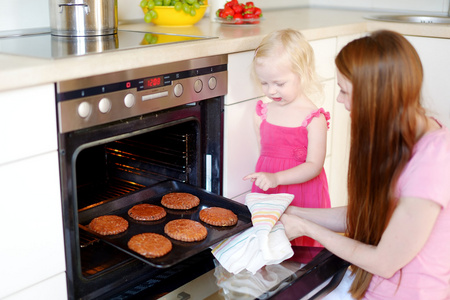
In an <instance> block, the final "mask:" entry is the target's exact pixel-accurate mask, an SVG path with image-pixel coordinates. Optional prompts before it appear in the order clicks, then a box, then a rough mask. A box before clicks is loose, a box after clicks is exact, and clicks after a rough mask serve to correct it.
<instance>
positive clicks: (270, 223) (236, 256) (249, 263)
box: [212, 193, 294, 274]
mask: <svg viewBox="0 0 450 300" xmlns="http://www.w3.org/2000/svg"><path fill="white" fill-rule="evenodd" d="M293 199H294V195H291V194H284V193H283V194H271V195H267V194H261V193H250V194H248V195H247V196H246V198H245V204H246V205H247V207H248V208H249V210H250V212H251V214H252V223H253V227H251V228H249V229H247V230H246V231H244V232H241V233H238V234H236V235H234V236H232V237H229V238H227V239H225V240H223V241H222V242H220V243H218V244H216V245H214V246H213V250H212V253H213V255H214V257H215V258H216V259H217V260H218V261H219V263H220V264H221V265H222V266H223V267H224V268H225V269H226V270H227V271H228V272H230V273H235V274H236V273H239V272H240V271H242V270H244V269H247V270H249V271H250V272H252V273H253V274H255V273H256V271H258V270H259V269H260V268H262V267H263V266H265V265H272V264H278V263H280V262H282V261H284V260H286V259H288V258H290V257H291V256H292V255H293V254H294V252H293V250H292V247H291V243H290V242H289V239H288V238H287V237H286V234H285V232H284V226H283V224H282V223H281V222H279V221H278V220H279V219H280V217H281V215H282V214H283V212H284V211H285V210H286V208H287V207H288V206H289V204H291V202H292V200H293Z"/></svg>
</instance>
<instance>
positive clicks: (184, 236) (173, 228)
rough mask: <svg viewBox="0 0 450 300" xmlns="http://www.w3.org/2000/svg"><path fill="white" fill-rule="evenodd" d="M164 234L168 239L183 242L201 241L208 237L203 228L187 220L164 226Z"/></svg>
mask: <svg viewBox="0 0 450 300" xmlns="http://www.w3.org/2000/svg"><path fill="white" fill-rule="evenodd" d="M164 232H165V234H167V235H168V236H169V237H171V238H173V239H175V240H179V241H183V242H196V241H201V240H204V239H205V238H206V236H207V235H208V231H207V230H206V228H205V226H203V225H202V224H200V223H199V222H196V221H193V220H189V219H177V220H173V221H170V222H169V223H167V224H166V226H164Z"/></svg>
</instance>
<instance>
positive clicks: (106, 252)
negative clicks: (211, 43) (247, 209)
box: [56, 56, 231, 299]
mask: <svg viewBox="0 0 450 300" xmlns="http://www.w3.org/2000/svg"><path fill="white" fill-rule="evenodd" d="M226 92H227V56H215V57H208V58H199V59H194V60H189V61H181V62H177V63H173V64H164V65H159V66H158V65H157V66H153V67H145V68H139V69H134V70H127V71H123V72H117V73H113V74H105V75H99V76H93V77H88V78H83V79H78V80H71V81H65V82H59V83H58V84H57V85H56V94H57V115H58V143H59V145H58V146H59V159H60V177H61V192H62V203H63V224H64V239H65V249H66V266H67V284H68V295H69V298H70V299H110V298H111V297H113V296H114V295H118V294H120V293H122V292H123V291H125V290H129V289H130V288H133V287H136V286H139V284H142V283H143V282H147V286H148V285H152V284H149V283H148V282H157V281H158V280H161V278H164V277H170V276H174V275H176V274H179V273H183V272H182V271H180V270H178V269H177V268H180V267H182V268H187V269H189V268H191V267H189V266H187V267H186V265H188V264H189V263H190V264H192V263H194V264H195V268H194V271H192V270H191V271H184V272H185V273H186V272H187V273H189V274H192V273H193V272H194V273H195V272H196V271H197V270H198V269H199V268H198V265H199V264H198V260H199V259H200V258H202V257H204V256H205V255H206V256H210V253H209V251H205V252H204V253H203V252H201V253H195V255H193V257H191V258H190V259H189V260H188V262H184V263H180V264H177V265H176V266H174V267H169V268H159V267H158V268H157V267H154V266H152V265H149V264H147V263H145V262H143V261H141V260H139V259H136V258H135V257H133V256H131V255H129V254H127V253H125V252H123V251H120V249H117V248H116V247H114V245H111V244H109V243H107V242H104V241H103V240H102V239H98V238H97V237H95V236H93V235H92V234H89V232H86V231H85V230H83V228H81V227H80V226H79V223H81V218H82V216H83V214H85V212H86V211H90V210H93V209H96V208H97V209H105V208H106V207H114V206H115V205H117V204H116V203H119V202H120V201H128V200H126V199H127V197H128V198H133V197H134V198H135V197H139V195H141V194H142V193H144V194H145V193H146V192H145V191H146V190H148V188H149V187H152V186H155V185H158V184H161V183H163V182H180V183H182V184H186V185H187V186H192V187H196V188H198V189H201V190H202V191H204V192H205V193H211V194H217V195H220V194H221V193H222V156H223V153H222V151H223V150H222V149H223V147H222V145H223V102H224V95H225V94H226ZM140 193H141V194H140ZM147 194H148V192H147ZM124 199H125V200H124ZM130 201H137V200H130ZM230 201H231V200H230ZM202 260H203V259H202ZM196 261H197V263H195V262H196ZM204 267H206V268H208V264H206V265H205V266H204ZM200 269H201V268H200ZM157 278H159V279H157Z"/></svg>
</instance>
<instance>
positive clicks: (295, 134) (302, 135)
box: [252, 100, 330, 247]
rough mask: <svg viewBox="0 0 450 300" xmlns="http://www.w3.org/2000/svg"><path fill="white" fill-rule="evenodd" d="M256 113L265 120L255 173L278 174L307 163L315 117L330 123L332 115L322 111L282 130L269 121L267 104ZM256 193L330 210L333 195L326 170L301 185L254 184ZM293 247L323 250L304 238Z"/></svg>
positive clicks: (314, 242) (317, 244)
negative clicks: (289, 196)
mask: <svg viewBox="0 0 450 300" xmlns="http://www.w3.org/2000/svg"><path fill="white" fill-rule="evenodd" d="M256 113H257V114H258V116H260V117H261V119H262V123H261V126H260V134H261V154H260V156H259V159H258V162H257V163H256V168H255V172H269V173H276V172H279V171H283V170H287V169H290V168H293V167H295V166H298V165H300V164H302V163H304V162H305V161H306V154H307V150H308V129H307V126H308V125H309V123H310V122H311V120H312V119H313V118H315V117H319V116H320V114H323V115H324V116H325V118H326V120H327V124H328V126H329V122H328V120H329V119H330V113H328V112H325V111H324V109H323V108H320V109H318V110H316V111H314V112H312V113H311V114H310V115H309V116H308V117H307V118H306V119H305V120H304V121H303V123H302V125H301V126H300V127H282V126H277V125H273V124H270V123H268V122H267V121H266V113H267V104H266V103H263V102H262V101H261V100H260V101H258V104H257V106H256ZM252 192H254V193H265V194H276V193H289V194H293V195H294V196H295V197H294V200H293V201H292V203H291V205H294V206H299V207H312V208H319V207H322V208H329V207H330V195H329V193H328V182H327V176H326V174H325V170H324V169H323V168H322V172H321V173H320V174H319V175H318V176H317V177H315V178H313V179H311V180H309V181H307V182H304V183H299V184H291V185H279V186H277V187H276V188H271V189H268V190H267V191H263V190H261V189H260V188H259V187H257V186H256V185H255V184H253V187H252ZM291 244H292V245H293V246H312V247H322V246H321V245H320V244H319V243H318V242H316V241H315V240H313V239H311V238H309V237H300V238H297V239H295V240H293V241H291Z"/></svg>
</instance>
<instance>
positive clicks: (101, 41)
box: [52, 34, 119, 58]
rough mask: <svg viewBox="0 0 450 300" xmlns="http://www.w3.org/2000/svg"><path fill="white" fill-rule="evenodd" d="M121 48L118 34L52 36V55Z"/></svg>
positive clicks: (88, 52)
mask: <svg viewBox="0 0 450 300" xmlns="http://www.w3.org/2000/svg"><path fill="white" fill-rule="evenodd" d="M117 48H119V39H118V37H117V34H109V35H97V36H57V35H53V36H52V57H56V58H59V57H66V56H69V55H85V54H92V53H100V52H104V51H108V50H114V49H117Z"/></svg>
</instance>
